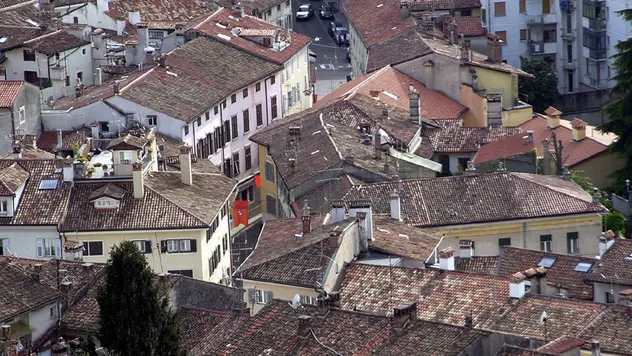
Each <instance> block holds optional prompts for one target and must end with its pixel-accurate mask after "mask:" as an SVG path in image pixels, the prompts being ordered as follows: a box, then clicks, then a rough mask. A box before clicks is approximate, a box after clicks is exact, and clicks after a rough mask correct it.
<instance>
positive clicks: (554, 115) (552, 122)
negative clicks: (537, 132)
mask: <svg viewBox="0 0 632 356" xmlns="http://www.w3.org/2000/svg"><path fill="white" fill-rule="evenodd" d="M544 114H545V115H546V126H547V127H548V128H550V129H554V128H556V127H558V126H560V117H561V116H562V112H561V111H559V110H557V109H556V108H554V107H552V106H549V107H548V108H547V109H546V110H544Z"/></svg>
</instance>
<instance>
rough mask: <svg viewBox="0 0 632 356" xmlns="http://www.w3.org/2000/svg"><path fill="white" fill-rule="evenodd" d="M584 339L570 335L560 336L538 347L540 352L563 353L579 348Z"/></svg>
mask: <svg viewBox="0 0 632 356" xmlns="http://www.w3.org/2000/svg"><path fill="white" fill-rule="evenodd" d="M585 343H586V341H584V340H582V339H579V338H576V337H572V336H566V335H564V336H560V337H558V338H557V339H555V340H553V341H551V342H549V343H547V344H545V345H543V346H541V347H539V348H538V351H540V352H548V353H552V354H563V353H565V352H568V351H571V350H573V349H576V348H579V347H581V346H582V345H584V344H585Z"/></svg>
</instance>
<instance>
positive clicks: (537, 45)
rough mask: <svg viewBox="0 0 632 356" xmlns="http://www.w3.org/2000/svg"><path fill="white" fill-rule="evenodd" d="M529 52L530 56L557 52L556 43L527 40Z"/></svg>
mask: <svg viewBox="0 0 632 356" xmlns="http://www.w3.org/2000/svg"><path fill="white" fill-rule="evenodd" d="M528 51H529V54H530V55H532V56H534V55H535V56H537V55H542V54H547V53H557V43H555V42H544V41H529V48H528Z"/></svg>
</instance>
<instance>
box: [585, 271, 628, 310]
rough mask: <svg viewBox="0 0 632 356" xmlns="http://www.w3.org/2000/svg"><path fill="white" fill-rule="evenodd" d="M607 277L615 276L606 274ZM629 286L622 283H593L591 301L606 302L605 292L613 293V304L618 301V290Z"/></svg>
mask: <svg viewBox="0 0 632 356" xmlns="http://www.w3.org/2000/svg"><path fill="white" fill-rule="evenodd" d="M606 277H607V278H616V277H615V276H606ZM629 288H630V286H628V285H623V284H614V283H613V284H610V283H598V282H595V283H593V301H594V302H597V303H606V302H607V300H606V292H608V293H612V294H614V302H615V304H617V303H619V298H620V297H621V296H620V294H619V293H620V292H621V291H623V290H625V289H629Z"/></svg>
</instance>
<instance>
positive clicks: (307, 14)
mask: <svg viewBox="0 0 632 356" xmlns="http://www.w3.org/2000/svg"><path fill="white" fill-rule="evenodd" d="M312 16H314V9H313V8H312V5H310V4H303V5H301V6H299V8H298V11H297V12H296V20H309V19H311V18H312Z"/></svg>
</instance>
